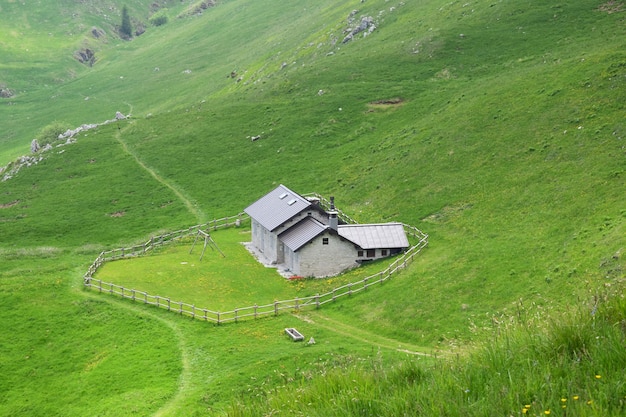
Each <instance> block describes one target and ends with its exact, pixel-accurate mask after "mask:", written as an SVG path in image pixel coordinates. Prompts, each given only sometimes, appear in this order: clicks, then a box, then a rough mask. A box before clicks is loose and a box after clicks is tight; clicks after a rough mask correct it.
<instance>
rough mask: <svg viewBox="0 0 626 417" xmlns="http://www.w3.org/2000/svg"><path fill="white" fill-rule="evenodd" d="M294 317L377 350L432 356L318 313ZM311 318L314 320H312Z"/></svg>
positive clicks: (413, 346) (419, 347)
mask: <svg viewBox="0 0 626 417" xmlns="http://www.w3.org/2000/svg"><path fill="white" fill-rule="evenodd" d="M296 317H298V318H299V319H300V320H303V321H306V322H308V323H311V324H313V325H315V326H318V327H321V328H323V329H326V330H329V331H331V332H334V333H338V334H340V335H342V336H345V337H349V338H352V339H355V340H358V341H360V342H363V343H367V344H369V345H372V346H375V347H378V348H384V349H390V350H396V351H398V352H402V353H407V354H409V355H417V356H433V355H432V354H430V353H427V352H425V351H427V350H428V349H427V348H425V347H421V346H416V345H413V344H410V343H405V342H400V341H398V340H395V339H389V338H387V337H384V336H380V335H378V334H375V333H371V332H368V331H366V330H363V329H362V328H359V327H354V326H350V325H349V324H346V323H343V322H340V321H337V320H334V319H331V318H330V317H327V316H324V315H323V314H321V313H319V312H315V313H314V315H312V316H311V315H307V316H303V315H298V316H296ZM312 317H313V318H314V319H315V320H313V319H312Z"/></svg>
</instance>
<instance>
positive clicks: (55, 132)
mask: <svg viewBox="0 0 626 417" xmlns="http://www.w3.org/2000/svg"><path fill="white" fill-rule="evenodd" d="M68 129H70V125H68V124H67V123H63V122H58V121H54V122H52V123H50V124H49V125H47V126H45V127H44V128H42V129H41V130H40V131H39V133H37V136H36V138H35V139H36V140H37V142H38V143H39V146H40V147H42V148H43V147H44V146H46V145H48V144H50V145H52V144H54V143H55V142H58V141H59V135H61V134H63V133H64V132H66V131H67V130H68Z"/></svg>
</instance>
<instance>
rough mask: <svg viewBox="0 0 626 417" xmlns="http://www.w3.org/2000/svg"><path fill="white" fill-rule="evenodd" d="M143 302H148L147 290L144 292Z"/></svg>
mask: <svg viewBox="0 0 626 417" xmlns="http://www.w3.org/2000/svg"><path fill="white" fill-rule="evenodd" d="M143 303H144V304H148V293H147V292H144V293H143Z"/></svg>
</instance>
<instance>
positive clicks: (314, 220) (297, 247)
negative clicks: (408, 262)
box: [244, 184, 409, 277]
mask: <svg viewBox="0 0 626 417" xmlns="http://www.w3.org/2000/svg"><path fill="white" fill-rule="evenodd" d="M244 211H245V212H246V214H248V215H249V216H250V219H251V222H252V245H253V246H254V249H255V250H256V251H257V252H259V253H260V254H261V256H263V258H265V259H264V260H265V261H266V262H267V263H270V264H272V265H276V266H280V267H281V269H282V270H283V271H287V272H288V273H289V274H290V275H296V276H303V277H328V276H333V275H337V274H339V273H341V272H343V271H345V270H347V269H350V268H354V267H357V266H359V265H360V264H361V263H363V262H366V261H371V260H374V259H380V258H384V257H387V256H391V255H394V254H396V253H399V252H402V251H404V250H405V249H407V248H408V247H409V240H408V238H407V235H406V233H405V231H404V226H403V225H402V224H401V223H379V224H348V223H346V222H344V221H342V220H341V219H340V218H339V216H338V211H337V210H336V208H335V205H334V199H333V197H331V199H330V209H329V210H325V209H324V208H322V205H321V203H320V200H319V198H316V197H308V198H307V197H303V196H301V195H299V194H297V193H295V192H293V191H291V190H290V189H289V188H287V187H285V186H284V185H282V184H281V185H279V186H278V187H276V188H275V189H274V190H272V191H270V192H269V193H267V194H265V195H264V196H263V197H261V198H259V199H258V200H257V201H255V202H254V203H252V204H251V205H249V206H248V207H247V208H246V209H245V210H244Z"/></svg>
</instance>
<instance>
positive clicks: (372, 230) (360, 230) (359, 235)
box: [337, 223, 409, 249]
mask: <svg viewBox="0 0 626 417" xmlns="http://www.w3.org/2000/svg"><path fill="white" fill-rule="evenodd" d="M337 232H338V233H339V236H341V237H343V238H345V239H347V240H349V241H350V242H352V243H355V244H357V245H359V246H360V247H361V248H363V249H392V248H408V247H409V240H408V238H407V237H406V233H405V232H404V226H402V224H401V223H382V224H340V225H339V227H338V228H337Z"/></svg>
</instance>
